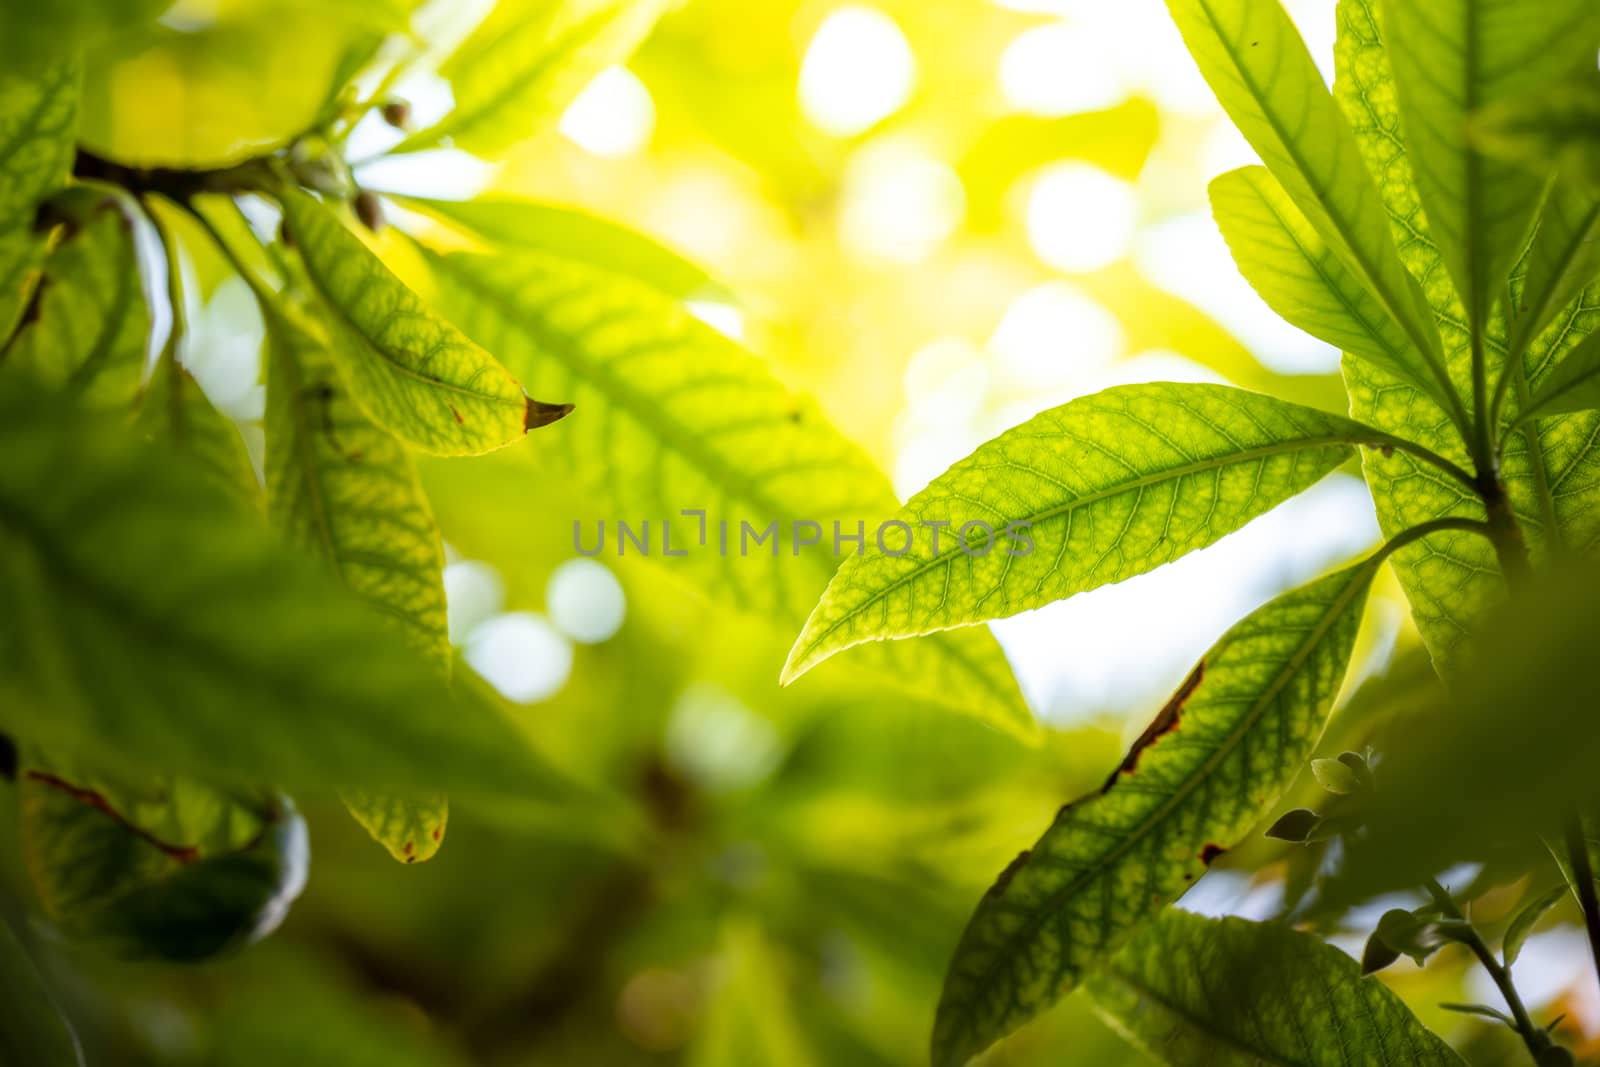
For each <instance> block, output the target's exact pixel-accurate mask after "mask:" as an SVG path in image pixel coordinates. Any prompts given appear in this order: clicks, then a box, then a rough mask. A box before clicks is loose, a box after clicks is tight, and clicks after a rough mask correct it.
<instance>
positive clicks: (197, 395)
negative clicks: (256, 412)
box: [136, 351, 261, 508]
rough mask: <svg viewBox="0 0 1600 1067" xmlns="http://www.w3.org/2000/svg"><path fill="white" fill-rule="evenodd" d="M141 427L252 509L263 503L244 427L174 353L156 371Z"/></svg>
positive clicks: (148, 389) (144, 401)
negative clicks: (210, 397)
mask: <svg viewBox="0 0 1600 1067" xmlns="http://www.w3.org/2000/svg"><path fill="white" fill-rule="evenodd" d="M136 426H137V428H138V429H139V430H140V431H141V432H142V433H143V434H144V437H145V439H146V440H149V441H152V442H160V443H162V444H164V445H166V446H167V447H169V448H171V449H172V450H173V451H175V452H181V453H183V454H184V455H185V456H187V457H189V458H190V459H191V460H193V461H194V463H195V465H196V467H197V468H199V469H201V470H203V471H204V472H205V474H206V476H207V477H208V478H209V479H210V481H211V484H212V485H214V486H216V488H217V489H219V490H221V491H222V492H225V493H231V494H233V496H235V497H236V498H237V499H238V500H239V501H240V502H241V503H244V504H245V505H247V506H248V507H251V508H259V507H260V503H261V484H260V482H259V481H257V479H256V471H255V467H254V466H253V465H252V464H251V462H250V452H249V450H248V449H247V448H246V447H245V443H244V438H243V437H242V436H240V434H239V427H238V425H237V424H235V423H234V421H233V420H232V419H230V418H228V417H227V416H226V415H224V414H222V412H220V411H218V410H217V409H216V408H215V407H213V406H212V404H211V401H210V400H208V399H207V398H206V395H205V393H204V392H203V391H202V390H201V388H200V383H199V382H197V381H195V380H194V375H192V374H190V373H189V371H188V370H187V369H186V368H185V367H184V366H183V364H181V363H179V362H178V360H177V359H176V358H175V357H174V355H173V354H172V353H171V352H170V351H169V352H167V353H165V354H164V355H163V356H162V358H161V362H160V363H158V364H156V369H155V370H154V371H153V372H151V375H150V382H149V384H148V385H147V386H146V387H145V391H144V395H143V397H142V398H141V400H140V401H139V414H138V418H137V422H136Z"/></svg>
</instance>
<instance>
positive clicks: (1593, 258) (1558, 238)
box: [1511, 180, 1600, 352]
mask: <svg viewBox="0 0 1600 1067" xmlns="http://www.w3.org/2000/svg"><path fill="white" fill-rule="evenodd" d="M1597 279H1600V189H1596V190H1593V191H1590V190H1585V189H1582V188H1580V187H1579V186H1577V185H1575V184H1573V183H1571V182H1567V181H1560V180H1558V181H1557V182H1556V183H1555V184H1554V186H1552V188H1551V189H1550V195H1549V197H1548V199H1546V201H1545V205H1544V211H1543V212H1541V213H1540V215H1539V229H1538V232H1537V233H1535V234H1534V235H1533V243H1532V245H1531V246H1529V248H1528V276H1527V281H1526V282H1525V283H1524V284H1523V286H1522V291H1521V294H1520V298H1519V300H1518V302H1517V304H1518V306H1517V308H1516V315H1515V318H1514V321H1515V326H1514V327H1513V329H1512V334H1511V350H1512V351H1513V352H1525V351H1527V347H1528V345H1529V343H1530V342H1532V340H1533V339H1534V338H1535V337H1538V336H1539V335H1540V334H1541V333H1543V332H1544V329H1545V327H1546V326H1548V325H1550V322H1551V320H1552V319H1554V318H1555V317H1556V313H1557V312H1559V311H1560V310H1561V309H1562V308H1564V307H1566V306H1567V305H1568V304H1570V303H1571V302H1572V300H1573V298H1574V297H1576V296H1577V295H1578V293H1580V292H1581V291H1582V290H1583V289H1584V287H1586V286H1587V285H1589V284H1590V283H1591V282H1594V281H1595V280H1597Z"/></svg>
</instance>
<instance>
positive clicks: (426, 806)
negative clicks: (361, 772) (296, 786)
mask: <svg viewBox="0 0 1600 1067" xmlns="http://www.w3.org/2000/svg"><path fill="white" fill-rule="evenodd" d="M341 795H342V797H343V799H344V804H345V807H347V808H349V809H350V814H351V815H353V816H355V820H356V822H358V823H360V824H361V828H362V829H363V830H365V831H366V832H367V833H369V834H371V835H372V839H373V840H374V841H376V842H378V843H379V844H381V845H382V846H383V847H384V848H386V849H388V850H389V855H391V856H393V857H394V858H395V859H396V860H398V861H400V862H401V863H422V862H423V861H425V860H430V859H432V858H433V857H434V854H435V853H437V852H438V851H439V846H440V845H441V844H442V843H443V841H444V831H445V827H446V825H447V824H448V823H449V821H450V801H449V800H448V799H447V798H446V797H445V795H444V794H443V793H433V794H431V795H428V796H421V797H398V796H385V795H382V794H378V793H366V792H361V791H359V790H353V791H346V792H344V793H343V794H341Z"/></svg>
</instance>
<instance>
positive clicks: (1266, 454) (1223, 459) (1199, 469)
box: [801, 432, 1387, 662]
mask: <svg viewBox="0 0 1600 1067" xmlns="http://www.w3.org/2000/svg"><path fill="white" fill-rule="evenodd" d="M1377 436H1379V435H1377V434H1374V435H1373V438H1375V437H1377ZM1373 438H1368V437H1361V436H1359V435H1356V434H1352V433H1349V432H1346V433H1334V434H1323V435H1319V436H1317V437H1303V438H1298V439H1296V440H1295V441H1288V442H1283V441H1280V442H1273V443H1272V444H1269V445H1261V446H1258V447H1256V448H1250V449H1244V450H1242V451H1239V452H1230V453H1228V454H1227V455H1225V456H1213V457H1210V458H1208V459H1205V460H1202V461H1199V462H1194V463H1188V464H1184V465H1182V466H1178V467H1168V468H1166V469H1165V470H1161V471H1158V472H1156V473H1154V474H1144V475H1140V476H1139V477H1138V478H1134V479H1131V480H1129V481H1126V482H1119V483H1117V484H1116V485H1112V486H1107V487H1106V488H1104V489H1098V490H1094V491H1092V492H1089V493H1086V494H1084V495H1083V496H1079V497H1074V498H1073V499H1072V500H1070V501H1067V502H1066V503H1063V504H1057V505H1055V506H1053V507H1049V508H1046V509H1045V510H1043V511H1041V512H1038V513H1036V514H1035V515H1033V516H1031V517H1028V518H1018V519H1014V520H1013V521H1014V522H1017V523H1027V524H1029V525H1030V526H1032V525H1035V524H1038V523H1043V522H1048V521H1050V520H1051V519H1054V518H1058V517H1059V516H1062V515H1065V514H1067V513H1069V512H1072V511H1076V510H1078V509H1079V508H1082V507H1092V506H1093V505H1095V504H1099V503H1101V502H1103V501H1106V500H1110V499H1111V498H1113V497H1117V496H1121V495H1122V494H1124V493H1130V492H1134V491H1137V490H1140V489H1147V488H1149V487H1150V486H1153V485H1160V484H1161V483H1162V482H1165V481H1178V480H1181V479H1183V478H1187V477H1189V476H1191V475H1194V474H1204V473H1206V472H1207V471H1212V470H1220V469H1222V468H1224V467H1230V466H1234V465H1236V464H1243V463H1249V462H1251V461H1253V460H1257V459H1267V458H1270V457H1272V456H1277V455H1284V454H1287V453H1291V452H1303V451H1310V450H1312V449H1316V448H1326V447H1329V446H1332V445H1346V446H1349V447H1351V448H1355V447H1358V446H1360V445H1362V444H1367V443H1370V442H1371V441H1372V440H1373ZM1384 443H1387V442H1384ZM959 551H961V549H960V548H959V546H958V547H957V548H954V549H947V550H946V551H944V552H940V553H938V554H937V555H934V556H930V557H929V558H928V559H927V560H925V561H922V562H921V563H919V564H918V565H917V566H916V567H915V568H913V569H912V570H909V571H906V572H905V573H904V574H902V575H900V576H899V577H897V578H895V579H894V581H892V582H890V583H889V584H887V585H885V586H883V587H882V588H880V589H878V590H877V591H876V592H874V593H872V594H871V595H870V596H868V597H867V599H865V600H863V601H861V603H860V604H858V605H856V606H855V607H854V608H852V609H851V610H850V611H848V612H846V613H845V614H843V615H841V616H839V618H837V619H835V620H834V621H833V622H832V623H830V624H829V625H828V626H827V628H826V629H824V630H822V631H821V632H820V633H818V634H817V636H816V637H815V638H813V639H812V640H811V641H810V642H809V643H807V645H806V656H805V659H804V660H802V661H801V662H808V661H810V659H811V654H812V653H813V652H815V651H816V649H817V648H818V647H819V646H820V645H821V644H822V643H823V642H824V641H826V640H827V639H828V638H829V637H831V636H833V634H834V633H835V632H836V631H837V630H838V629H839V628H840V627H841V626H843V625H845V624H846V623H848V622H851V621H853V620H854V619H855V618H856V617H857V616H859V615H861V614H862V613H864V612H865V611H866V610H867V609H868V608H870V607H872V606H873V605H874V604H876V603H878V601H880V600H882V599H883V598H884V597H886V596H888V595H889V594H890V593H893V592H895V591H896V590H898V589H900V588H901V587H902V586H904V585H906V584H907V583H909V582H913V581H916V580H917V579H919V578H921V577H922V576H923V575H925V574H927V573H928V572H929V571H931V570H933V569H934V568H935V567H937V566H940V565H942V564H944V563H945V562H946V561H948V560H951V559H954V558H955V555H956V553H957V552H959ZM867 558H868V559H876V558H878V557H876V556H872V557H867ZM1083 591H1084V590H1078V592H1083ZM1069 595H1070V594H1069ZM863 640H870V638H867V639H863ZM861 643H862V641H856V642H853V644H861Z"/></svg>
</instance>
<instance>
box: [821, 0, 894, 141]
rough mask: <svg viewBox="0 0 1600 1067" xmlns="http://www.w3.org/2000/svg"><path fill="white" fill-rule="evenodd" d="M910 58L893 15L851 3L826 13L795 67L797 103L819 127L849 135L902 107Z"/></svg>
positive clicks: (874, 124) (835, 134) (835, 133)
mask: <svg viewBox="0 0 1600 1067" xmlns="http://www.w3.org/2000/svg"><path fill="white" fill-rule="evenodd" d="M915 80H916V57H915V56H913V55H912V52H911V45H910V44H909V43H907V41H906V37H905V34H904V33H902V32H901V30H900V26H899V24H898V23H896V22H895V20H894V19H892V18H890V17H889V16H888V15H886V14H884V13H883V12H882V11H879V10H878V9H877V8H872V7H865V6H861V5H856V4H851V5H848V6H845V7H841V8H838V9H836V10H834V11H833V12H831V13H829V15H828V17H827V18H825V19H824V20H823V21H822V25H820V26H819V27H817V32H816V34H815V35H814V36H812V38H811V43H810V44H809V45H808V46H807V47H806V54H805V61H804V62H803V63H802V64H801V66H800V106H801V107H802V108H803V109H804V111H805V115H806V117H807V118H808V119H810V120H811V122H812V123H813V124H814V125H815V126H816V127H817V128H818V129H820V130H822V131H824V132H826V133H831V134H833V135H834V136H836V137H853V136H855V135H856V134H858V133H864V132H865V131H867V130H869V129H871V128H872V127H873V126H876V125H877V124H878V123H880V122H882V121H883V120H884V119H886V118H888V117H889V116H890V115H893V114H894V113H895V112H896V111H898V110H900V108H901V107H902V106H904V105H905V102H906V100H907V99H909V98H910V96H911V89H912V86H913V84H914V82H915Z"/></svg>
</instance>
